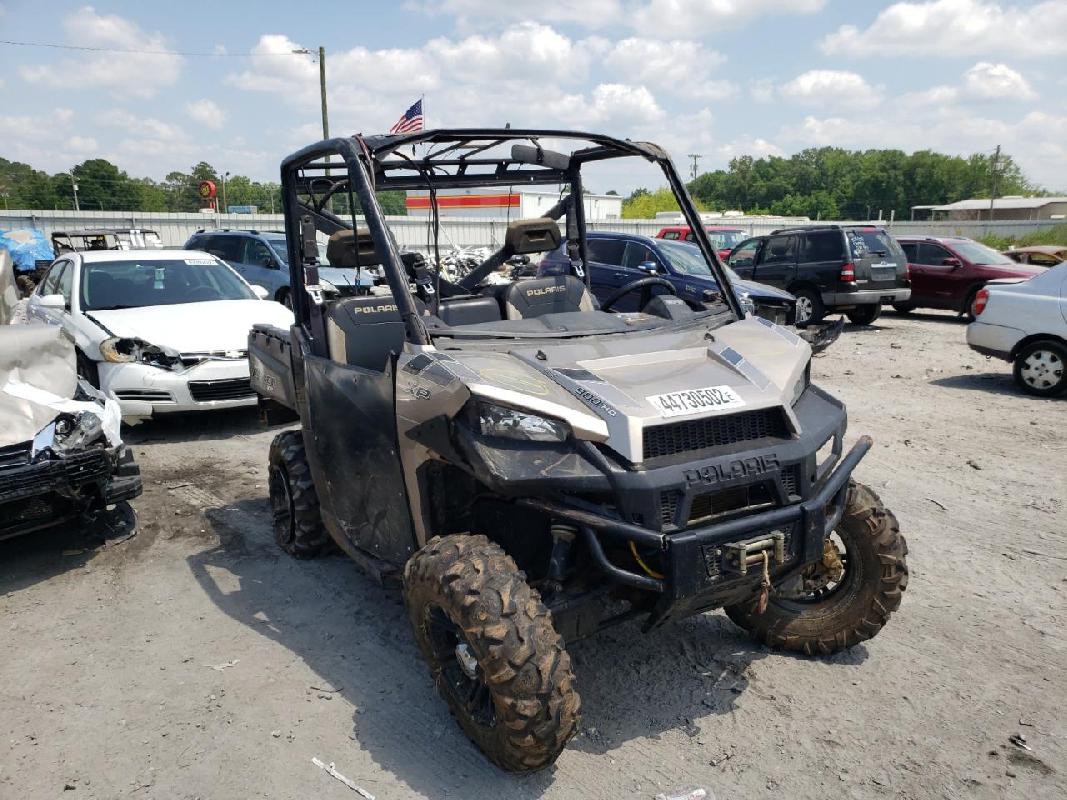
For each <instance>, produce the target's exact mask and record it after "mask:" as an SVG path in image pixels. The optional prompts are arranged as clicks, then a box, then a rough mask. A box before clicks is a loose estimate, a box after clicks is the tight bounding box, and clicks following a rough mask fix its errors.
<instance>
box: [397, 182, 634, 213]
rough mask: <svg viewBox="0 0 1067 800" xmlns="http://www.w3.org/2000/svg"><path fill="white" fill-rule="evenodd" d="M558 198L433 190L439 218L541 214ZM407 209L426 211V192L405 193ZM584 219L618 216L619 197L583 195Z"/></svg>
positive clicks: (529, 192)
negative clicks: (435, 193)
mask: <svg viewBox="0 0 1067 800" xmlns="http://www.w3.org/2000/svg"><path fill="white" fill-rule="evenodd" d="M559 200H560V195H559V193H558V192H551V191H544V190H536V189H522V188H518V189H513V188H511V187H502V188H478V189H442V190H441V191H439V192H438V193H437V208H438V212H439V213H440V215H441V216H442V217H479V218H481V219H508V218H510V219H529V218H532V217H540V216H544V213H545V212H546V211H548V210H549V209H550V208H552V206H554V205H555V204H556V203H558V202H559ZM407 210H408V216H411V217H418V216H426V215H427V214H429V213H430V194H429V192H424V191H410V192H408V193H407ZM585 218H586V220H587V221H589V222H606V221H610V220H617V219H621V218H622V198H621V197H619V196H617V195H613V194H587V195H585Z"/></svg>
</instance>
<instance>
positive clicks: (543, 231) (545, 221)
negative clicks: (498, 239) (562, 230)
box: [504, 217, 560, 255]
mask: <svg viewBox="0 0 1067 800" xmlns="http://www.w3.org/2000/svg"><path fill="white" fill-rule="evenodd" d="M559 243H560V235H559V225H557V224H556V222H555V220H551V219H549V218H548V217H538V218H537V219H517V220H515V221H514V222H512V223H511V224H510V225H508V230H507V233H505V234H504V247H505V248H506V249H507V251H508V253H509V254H510V255H525V254H528V253H547V252H548V251H550V250H555V249H556V248H557V247H559Z"/></svg>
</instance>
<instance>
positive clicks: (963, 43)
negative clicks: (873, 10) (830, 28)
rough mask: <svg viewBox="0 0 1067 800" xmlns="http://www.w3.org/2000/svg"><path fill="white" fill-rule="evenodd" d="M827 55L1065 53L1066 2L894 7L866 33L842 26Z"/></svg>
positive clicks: (825, 47) (957, 0)
mask: <svg viewBox="0 0 1067 800" xmlns="http://www.w3.org/2000/svg"><path fill="white" fill-rule="evenodd" d="M820 47H821V49H822V51H823V52H824V53H826V54H828V55H851V56H872V55H891V56H901V55H914V54H921V55H929V56H961V55H972V54H975V55H985V54H987V53H995V52H1001V53H1011V54H1012V55H1017V56H1021V57H1030V58H1048V57H1049V56H1051V55H1055V54H1063V53H1067V3H1065V2H1063V0H1048V1H1047V2H1043V3H1037V4H1036V5H1031V6H1023V5H1018V4H1012V5H1004V4H1002V3H997V2H990V0H933V1H932V2H904V3H894V4H893V5H891V6H889V7H888V8H886V9H885V10H883V11H882V12H880V13H879V14H878V16H877V18H876V19H875V20H874V22H873V23H871V25H870V26H869V27H867V28H866V29H862V30H861V29H860V28H858V27H857V26H855V25H842V26H841V27H840V28H838V30H837V31H836V32H835V33H832V34H830V35H828V36H826V37H825V38H824V39H823V41H822V43H821V45H820Z"/></svg>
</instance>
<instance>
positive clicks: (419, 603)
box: [404, 534, 581, 772]
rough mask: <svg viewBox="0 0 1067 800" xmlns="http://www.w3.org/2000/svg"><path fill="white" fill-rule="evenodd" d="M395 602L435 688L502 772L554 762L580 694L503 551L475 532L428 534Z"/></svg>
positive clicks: (544, 617) (544, 618)
mask: <svg viewBox="0 0 1067 800" xmlns="http://www.w3.org/2000/svg"><path fill="white" fill-rule="evenodd" d="M404 603H405V605H406V606H407V611H408V617H409V619H410V620H411V626H412V628H413V630H414V632H415V639H416V641H417V642H418V645H419V648H420V649H421V651H422V654H423V657H424V658H425V659H426V662H427V664H429V667H430V674H431V676H432V677H433V679H434V683H435V684H436V685H437V690H438V691H439V692H440V693H441V695H442V697H444V699H445V701H446V702H447V703H448V706H449V710H451V712H452V715H453V716H454V717H455V718H456V720H457V721H458V722H459V724H460V727H462V728H463V731H464V732H465V733H466V734H467V736H469V737H470V738H471V740H472V741H473V742H474V743H475V744H476V745H478V747H479V748H481V750H482V752H484V753H485V755H486V756H487V757H488V758H489V760H490V761H492V762H493V763H494V764H496V765H497V766H499V767H501V768H502V769H505V770H508V771H510V772H532V771H533V770H537V769H541V768H543V767H546V766H548V765H549V764H551V763H552V762H553V761H555V760H556V758H557V757H558V756H559V754H560V752H561V751H562V750H563V748H564V746H565V745H566V744H567V741H568V740H569V739H570V738H571V737H572V736H573V735H574V733H575V731H576V730H577V726H578V719H579V712H580V708H581V701H580V700H579V697H578V692H577V691H576V689H575V685H574V684H575V680H574V673H573V672H572V671H571V662H570V657H569V656H568V655H567V652H566V650H565V649H564V645H563V640H562V638H561V637H560V635H559V634H558V633H557V632H556V630H555V628H553V627H552V618H551V615H550V614H549V612H548V609H546V608H545V606H544V604H542V602H541V598H540V595H538V593H537V592H536V591H535V590H534V589H532V588H531V587H530V586H529V584H527V583H526V577H525V575H523V574H522V572H520V571H519V569H518V567H517V566H516V565H515V562H514V561H513V560H512V559H511V557H510V556H508V555H507V554H506V553H505V552H504V551H503V550H502V549H501V548H500V547H499V546H498V545H496V544H493V543H492V542H490V541H489V540H488V539H487V538H486V537H484V536H473V535H465V534H460V535H454V536H444V537H435V538H433V539H431V540H430V541H429V542H427V544H426V546H425V547H423V548H422V549H421V550H419V551H418V552H417V553H415V555H414V556H412V557H411V559H410V560H409V561H408V562H407V565H406V567H405V568H404ZM461 649H462V651H463V653H464V655H466V656H467V658H466V661H465V662H464V659H461V658H460V657H459V652H460V650H461ZM469 656H473V660H471V659H470V658H469ZM475 662H476V665H475ZM464 663H466V668H467V670H470V671H473V673H474V674H473V676H472V675H469V674H467V673H465V672H463V664H464Z"/></svg>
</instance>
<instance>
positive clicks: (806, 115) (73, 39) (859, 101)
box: [0, 0, 1067, 192]
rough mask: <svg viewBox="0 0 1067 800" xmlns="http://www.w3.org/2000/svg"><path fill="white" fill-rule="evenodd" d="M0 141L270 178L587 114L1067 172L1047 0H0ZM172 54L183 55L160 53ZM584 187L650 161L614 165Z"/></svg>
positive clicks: (660, 136) (660, 131)
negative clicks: (382, 144)
mask: <svg viewBox="0 0 1067 800" xmlns="http://www.w3.org/2000/svg"><path fill="white" fill-rule="evenodd" d="M0 39H7V40H16V41H26V42H49V43H57V44H67V45H82V46H90V47H98V48H104V49H111V50H150V51H166V52H167V53H175V55H159V54H144V53H123V52H79V51H65V50H59V49H48V48H36V47H15V46H5V45H0V100H2V103H0V155H2V156H4V157H6V158H11V159H16V160H20V161H25V162H28V163H30V164H32V165H33V166H35V167H38V168H41V169H47V170H49V171H58V170H62V169H68V168H69V167H70V166H71V165H72V164H75V163H78V162H80V161H82V160H84V159H85V158H90V157H95V156H103V157H106V158H109V159H111V160H112V161H114V162H116V163H117V164H119V165H120V166H121V167H122V168H123V169H125V170H127V171H128V172H130V173H131V174H134V175H149V176H151V177H155V178H161V177H163V176H164V175H165V174H166V173H167V172H169V171H171V170H173V169H183V170H184V169H187V168H188V167H189V166H190V165H192V164H193V163H195V162H196V161H200V160H206V161H208V162H210V163H211V164H213V165H214V166H215V167H216V168H218V169H220V170H228V171H230V172H233V173H244V174H248V175H251V176H252V177H254V178H258V179H272V180H273V179H276V175H277V165H278V162H279V160H280V158H281V157H282V156H283V155H285V154H286V153H288V152H291V151H292V150H294V149H296V148H298V147H300V146H302V145H304V144H307V143H308V142H310V141H312V140H313V139H315V138H318V137H319V136H320V135H321V127H320V121H319V106H318V83H317V81H318V67H317V65H316V64H315V63H314V62H313V61H312V60H311V59H310V58H308V57H307V56H299V55H292V53H291V51H292V50H293V49H296V48H304V47H306V48H310V49H315V48H317V47H318V46H319V45H322V46H324V47H325V48H326V50H327V66H328V82H329V101H330V119H331V132H332V133H334V134H342V133H354V132H356V131H363V132H365V133H373V132H380V131H382V130H385V129H387V128H388V127H389V126H390V125H391V124H392V123H393V122H394V121H395V120H396V118H397V117H398V116H399V115H400V114H401V113H402V112H403V110H404V109H405V108H406V107H407V106H408V105H409V104H410V103H411V102H413V101H414V100H415V99H416V98H418V97H419V96H420V95H425V97H426V100H425V108H426V114H427V121H428V124H429V125H435V126H449V125H457V126H458V125H463V126H467V125H498V124H499V125H502V124H504V123H506V122H510V123H512V124H513V125H534V126H541V127H569V128H577V129H589V130H598V131H602V132H605V133H611V134H616V135H620V136H629V137H632V138H641V139H647V140H651V141H656V142H659V143H660V144H663V145H665V146H666V147H667V148H668V149H669V150H670V152H671V153H672V155H674V157H675V160H676V161H677V162H679V165H680V166H682V164H683V163H686V164H687V163H688V162H687V159H686V158H685V154H687V153H700V154H701V155H702V157H703V158H702V161H701V166H702V168H705V169H706V168H714V167H721V166H725V165H726V164H727V162H728V161H729V159H730V158H731V157H733V156H735V155H740V154H746V153H747V154H752V155H756V156H759V155H766V154H769V153H773V154H789V153H792V152H796V151H797V150H800V149H802V148H804V147H809V146H816V145H826V144H831V145H838V146H842V147H849V148H857V149H866V148H880V147H898V148H902V149H904V150H907V151H912V150H916V149H923V148H930V149H935V150H940V151H943V152H951V153H964V154H967V153H971V152H978V151H981V152H992V150H993V148H994V147H995V146H996V145H997V144H1001V145H1003V147H1004V148H1005V150H1006V151H1007V152H1009V153H1011V154H1012V155H1013V156H1015V158H1016V159H1017V161H1018V162H1019V163H1020V164H1021V165H1022V166H1023V168H1024V169H1025V171H1026V172H1027V174H1028V176H1029V177H1030V178H1031V179H1032V180H1034V181H1036V182H1038V183H1040V184H1041V185H1044V186H1046V187H1048V188H1050V189H1062V190H1067V102H1065V101H1067V73H1065V71H1064V70H1063V66H1064V64H1067V2H1063V1H1062V0H1052V2H1031V3H1025V2H1013V1H1012V0H1002V1H1001V2H991V1H990V0H912V2H907V3H891V2H874V1H873V0H584V2H576V1H575V0H541V1H540V2H538V3H520V2H510V3H509V2H500V0H395V2H392V3H381V2H362V1H357V2H352V1H351V0H350V1H349V2H320V3H314V4H312V3H307V4H304V5H303V6H299V5H298V6H295V7H294V5H293V4H292V3H291V2H286V3H281V2H255V3H252V2H214V3H207V2H200V1H199V0H185V2H182V3H146V2H98V3H96V4H94V5H91V6H90V5H86V4H84V3H79V2H62V0H60V1H59V2H48V3H47V4H42V3H41V2H39V0H38V2H25V1H24V0H0ZM181 53H192V54H204V55H178V54H181ZM604 180H605V181H609V182H611V183H612V185H610V186H609V185H604V186H596V187H593V188H594V189H597V190H600V191H605V190H607V189H609V188H614V189H617V190H619V191H624V192H625V191H627V190H629V189H631V188H632V187H633V185H635V184H640V183H645V182H647V181H646V180H645V179H644V178H642V177H637V176H636V175H630V174H623V173H620V174H616V175H612V176H610V177H607V178H605V179H604Z"/></svg>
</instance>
